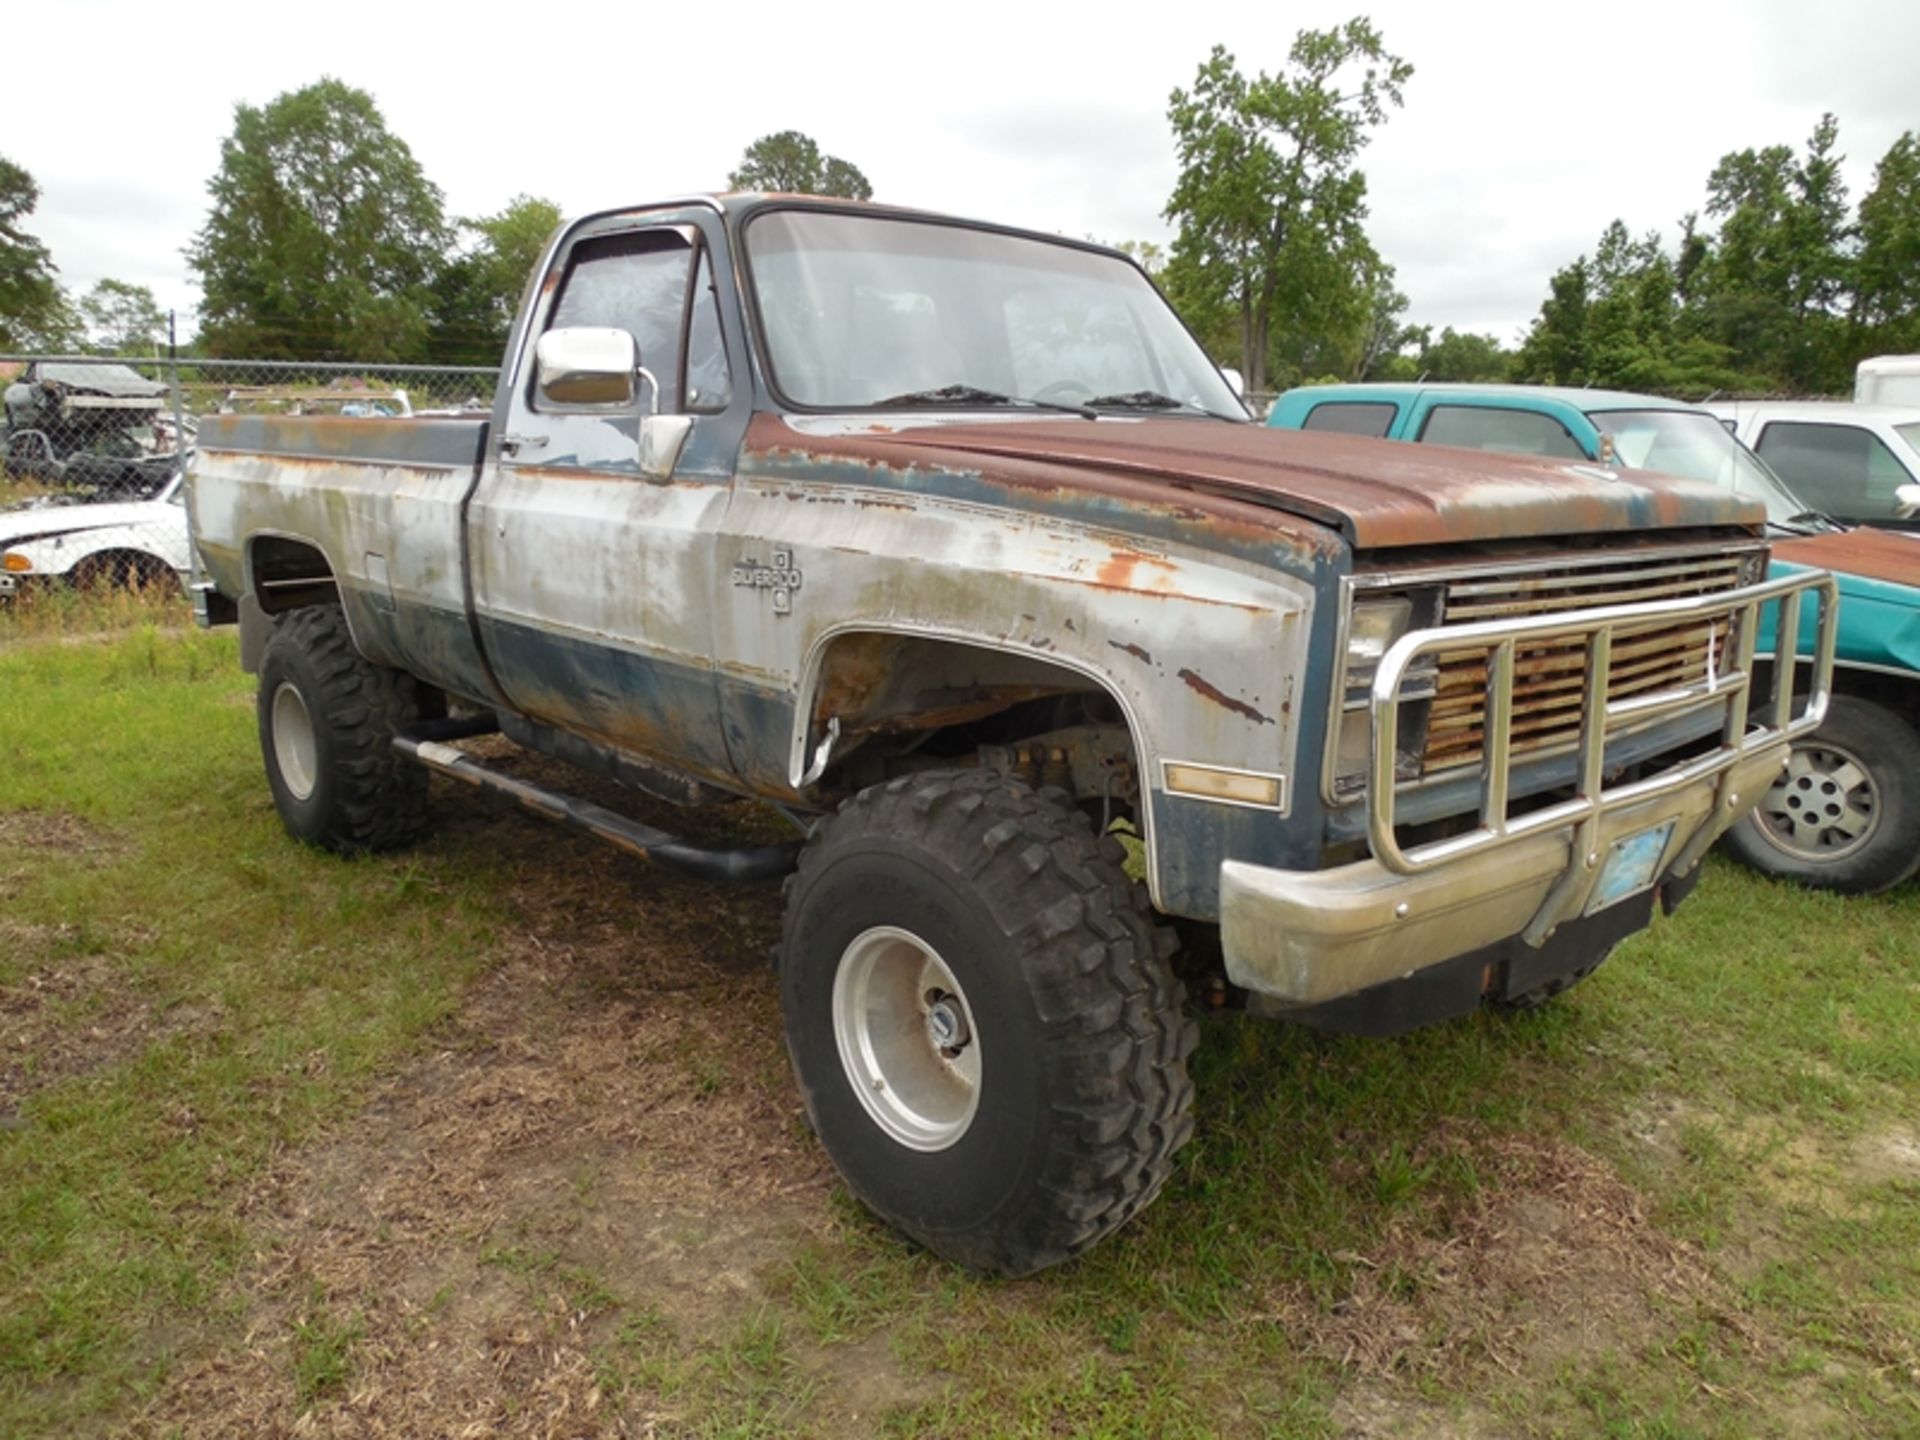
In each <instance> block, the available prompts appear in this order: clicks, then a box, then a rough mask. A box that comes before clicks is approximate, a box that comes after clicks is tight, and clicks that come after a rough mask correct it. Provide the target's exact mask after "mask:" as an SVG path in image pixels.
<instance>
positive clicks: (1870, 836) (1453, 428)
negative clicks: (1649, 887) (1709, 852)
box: [1267, 384, 1920, 893]
mask: <svg viewBox="0 0 1920 1440" xmlns="http://www.w3.org/2000/svg"><path fill="white" fill-rule="evenodd" d="M1267 423H1268V424H1269V425H1272V426H1276V427H1278V428H1280V429H1288V430H1330V431H1333V432H1335V433H1338V434H1343V435H1360V436H1373V437H1376V438H1379V439H1383V440H1412V441H1418V442H1420V443H1422V444H1427V445H1454V446H1460V447H1463V448H1466V449H1470V450H1492V451H1499V452H1502V453H1505V454H1509V455H1524V456H1529V457H1532V458H1534V459H1543V458H1544V459H1558V460H1565V461H1568V462H1569V463H1570V464H1571V465H1573V466H1574V467H1576V468H1577V469H1579V470H1581V471H1582V472H1583V473H1586V474H1588V475H1596V474H1604V473H1609V472H1611V471H1613V470H1615V469H1617V468H1621V467H1625V468H1631V469H1639V470H1658V471H1662V472H1665V473H1667V474H1670V475H1679V476H1684V477H1687V478H1689V479H1694V480H1711V481H1713V482H1715V483H1717V484H1720V485H1724V486H1727V487H1729V488H1731V489H1733V490H1735V491H1738V492H1740V493H1742V494H1746V495H1751V496H1753V497H1754V498H1755V499H1757V500H1759V501H1761V502H1762V503H1764V504H1765V506H1766V508H1767V519H1768V522H1769V523H1768V530H1769V532H1770V533H1771V537H1772V540H1773V556H1774V566H1773V572H1774V573H1775V574H1791V573H1794V572H1796V571H1798V570H1801V569H1805V568H1810V567H1817V568H1824V569H1827V570H1831V571H1832V572H1833V575H1834V578H1835V579H1836V580H1838V581H1839V583H1840V594H1841V597H1842V603H1841V606H1840V635H1839V642H1838V645H1837V648H1836V651H1835V661H1834V666H1835V668H1834V675H1833V705H1832V709H1831V710H1830V711H1829V713H1828V717H1827V719H1826V721H1825V722H1824V723H1823V724H1822V725H1821V727H1820V728H1819V729H1818V730H1817V731H1815V732H1814V733H1813V734H1812V735H1810V736H1808V737H1806V738H1805V739H1803V740H1801V741H1799V742H1797V743H1796V744H1795V745H1794V747H1793V752H1792V757H1791V759H1790V761H1789V763H1788V767H1787V769H1786V770H1785V771H1784V772H1783V773H1782V774H1781V776H1780V778H1779V780H1778V781H1777V782H1776V783H1775V784H1774V786H1773V788H1772V790H1771V791H1770V792H1769V793H1768V795H1767V797H1766V799H1765V800H1763V801H1762V802H1761V803H1760V806H1759V808H1758V809H1757V810H1755V811H1753V813H1752V814H1750V815H1749V816H1748V817H1747V818H1746V819H1744V820H1742V821H1740V822H1739V823H1738V824H1737V825H1735V826H1734V827H1733V828H1732V829H1730V830H1729V831H1728V832H1727V836H1726V839H1725V840H1724V841H1723V842H1722V843H1723V844H1724V845H1725V847H1726V848H1727V850H1728V851H1729V852H1730V853H1731V854H1733V855H1734V856H1735V857H1736V858H1737V859H1739V860H1741V861H1743V862H1745V863H1746V864H1748V865H1751V866H1752V867H1753V868H1755V869H1757V870H1760V871H1763V872H1765V873H1767V874H1770V875H1777V876H1783V877H1787V878H1790V879H1794V880H1798V881H1801V882H1803V883H1805V884H1809V885H1816V886H1819V887H1821V888H1823V889H1829V890H1838V891H1844V892H1849V893H1868V892H1872V891H1876V890H1885V889H1888V888H1890V887H1891V886H1894V885H1897V884H1899V883H1900V882H1901V881H1903V880H1906V879H1907V878H1909V877H1910V876H1911V875H1912V874H1913V873H1914V871H1915V870H1916V869H1920V765H1917V764H1916V758H1917V757H1920V536H1914V535H1901V534H1888V533H1883V532H1879V531H1874V530H1866V529H1861V530H1850V529H1848V528H1846V527H1845V526H1842V525H1838V524H1836V523H1834V522H1832V521H1830V520H1828V519H1827V518H1826V517H1824V516H1822V515H1819V514H1816V513H1814V512H1813V511H1812V510H1811V509H1810V508H1809V507H1808V506H1807V505H1806V504H1804V503H1803V502H1802V501H1801V500H1800V499H1798V498H1797V497H1796V496H1795V495H1794V494H1793V492H1792V491H1791V490H1790V489H1789V488H1788V487H1787V486H1786V484H1785V483H1784V482H1782V481H1781V480H1780V478H1779V477H1778V476H1777V475H1775V474H1774V473H1773V472H1772V471H1771V470H1769V469H1768V468H1767V466H1766V465H1765V463H1764V462H1762V461H1761V460H1760V459H1759V458H1758V457H1757V456H1756V455H1754V454H1753V452H1752V451H1750V450H1748V449H1747V448H1746V446H1744V445H1742V444H1741V443H1740V442H1739V441H1738V440H1736V439H1734V438H1733V437H1732V436H1731V435H1729V434H1728V433H1727V431H1726V429H1725V428H1724V427H1723V426H1722V425H1721V424H1720V422H1719V421H1718V420H1717V419H1716V418H1715V417H1714V416H1713V415H1712V414H1711V413H1709V412H1708V411H1706V410H1704V409H1702V408H1700V407H1698V406H1693V405H1686V404H1682V403H1681V402H1679V401H1676V400H1666V399H1661V398H1659V397H1656V396H1652V395H1635V394H1631V393H1628V392H1625V391H1618V390H1578V389H1568V388H1556V387H1552V386H1535V385H1426V384H1410V385H1395V384H1383V385H1316V386H1308V387H1304V388H1301V389H1297V390H1289V391H1288V392H1287V393H1286V394H1284V395H1282V396H1281V397H1280V398H1279V399H1278V400H1277V401H1275V402H1274V406H1273V410H1272V413H1271V414H1270V415H1269V416H1268V417H1267ZM1773 643H1774V637H1773V635H1772V634H1771V632H1770V631H1763V632H1762V633H1761V635H1760V637H1759V642H1758V647H1759V652H1760V653H1761V654H1763V655H1764V654H1767V653H1769V652H1770V651H1771V649H1772V646H1773ZM1812 643H1813V631H1812V629H1811V627H1810V626H1803V627H1802V631H1801V636H1800V649H1801V653H1803V654H1805V653H1809V650H1810V647H1811V645H1812Z"/></svg>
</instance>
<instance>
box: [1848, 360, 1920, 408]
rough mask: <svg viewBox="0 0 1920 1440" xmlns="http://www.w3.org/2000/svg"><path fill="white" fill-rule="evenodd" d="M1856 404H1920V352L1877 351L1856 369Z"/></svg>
mask: <svg viewBox="0 0 1920 1440" xmlns="http://www.w3.org/2000/svg"><path fill="white" fill-rule="evenodd" d="M1853 403H1854V404H1856V405H1916V406H1920V355H1876V356H1874V357H1873V358H1872V359H1871V360H1862V361H1861V362H1860V363H1859V365H1858V366H1856V367H1855V369H1854V372H1853Z"/></svg>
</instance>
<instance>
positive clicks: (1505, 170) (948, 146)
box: [0, 0, 1920, 339]
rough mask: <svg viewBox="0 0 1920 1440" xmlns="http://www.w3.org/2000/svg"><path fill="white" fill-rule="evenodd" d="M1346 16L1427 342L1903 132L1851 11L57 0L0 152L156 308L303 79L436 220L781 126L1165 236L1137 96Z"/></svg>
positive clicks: (1900, 11)
mask: <svg viewBox="0 0 1920 1440" xmlns="http://www.w3.org/2000/svg"><path fill="white" fill-rule="evenodd" d="M1362 9H1364V10H1365V11H1366V13H1368V14H1369V15H1371V17H1372V19H1373V20H1374V22H1375V23H1376V25H1378V27H1379V28H1380V29H1381V31H1382V32H1383V33H1384V35H1385V37H1386V40H1387V43H1388V46H1389V48H1391V49H1393V50H1394V51H1396V52H1397V53H1400V54H1402V55H1404V56H1405V57H1407V58H1408V59H1410V60H1411V61H1412V62H1413V63H1414V66H1415V72H1416V73H1415V75H1414V78H1413V81H1412V82H1411V84H1410V85H1409V86H1408V87H1407V93H1406V107H1405V108H1404V109H1403V110H1400V111H1397V112H1395V113H1394V115H1393V117H1392V119H1391V121H1390V122H1389V124H1388V125H1387V126H1386V127H1385V128H1384V129H1383V130H1381V131H1380V132H1379V134H1378V137H1377V139H1376V141H1375V143H1374V144H1373V145H1372V146H1371V147H1370V148H1369V150H1368V151H1367V153H1366V157H1365V162H1364V163H1365V168H1366V169H1367V172H1368V176H1369V182H1370V191H1371V203H1372V212H1373V218H1372V222H1371V228H1372V233H1373V235H1374V238H1375V243H1376V244H1377V245H1378V246H1379V248H1380V250H1381V252H1382V253H1383V254H1384V255H1385V256H1386V258H1387V259H1388V260H1390V261H1392V262H1393V263H1394V264H1395V265H1396V266H1397V267H1398V269H1399V281H1400V285H1401V288H1402V289H1404V290H1405V291H1406V292H1407V293H1408V294H1409V295H1410V296H1411V297H1412V300H1413V317H1414V318H1415V319H1417V320H1420V321H1424V322H1430V323H1432V324H1434V325H1435V326H1439V325H1446V324H1451V325H1454V326H1457V327H1465V328H1472V329H1481V330H1491V331H1493V332H1494V333H1495V334H1497V335H1499V336H1501V337H1502V338H1503V339H1510V338H1511V337H1512V335H1513V334H1514V333H1515V332H1516V331H1517V330H1518V329H1519V328H1521V327H1522V326H1524V324H1525V323H1526V321H1527V320H1528V319H1529V318H1530V317H1531V316H1532V314H1533V313H1534V311H1535V310H1536V309H1537V308H1538V305H1539V301H1540V298H1541V296H1542V295H1543V294H1544V293H1545V289H1546V284H1547V278H1548V276H1549V275H1550V274H1551V273H1552V271H1553V270H1555V269H1557V268H1558V267H1559V266H1560V265H1563V264H1565V263H1566V262H1567V261H1569V260H1571V259H1572V258H1573V256H1574V255H1576V254H1578V253H1580V252H1581V251H1583V250H1587V249H1590V248H1591V246H1592V244H1593V242H1594V240H1595V238H1596V237H1597V236H1598V235H1599V233H1600V231H1601V229H1602V228H1603V227H1604V226H1605V225H1606V224H1607V223H1608V222H1609V221H1610V220H1612V219H1614V218H1615V217H1619V218H1621V219H1624V220H1625V221H1626V222H1627V224H1628V225H1629V226H1630V227H1631V228H1632V229H1634V230H1635V231H1643V230H1647V229H1652V228H1657V229H1660V230H1662V231H1664V232H1666V233H1668V234H1671V233H1672V231H1673V229H1674V227H1675V223H1676V221H1677V220H1678V218H1679V216H1680V215H1682V214H1683V213H1685V212H1686V211H1688V210H1691V209H1696V208H1698V207H1699V206H1700V204H1701V202H1702V199H1703V193H1704V186H1705V180H1706V176H1707V172H1708V171H1709V170H1710V169H1711V168H1712V166H1713V164H1714V162H1715V161H1716V160H1717V159H1718V158H1719V157H1720V156H1721V155H1722V154H1724V153H1726V152H1727V151H1729V150H1733V149H1739V148H1744V147H1746V146H1750V145H1752V146H1758V145H1766V144H1773V143H1787V144H1793V145H1798V144H1800V143H1802V142H1803V141H1804V140H1805V138H1806V136H1807V134H1808V133H1809V132H1810V131H1811V129H1812V127H1813V124H1814V122H1815V121H1816V120H1817V119H1818V117H1819V115H1820V113H1821V112H1822V111H1824V110H1832V111H1835V112H1836V113H1837V114H1838V115H1839V116H1840V121H1841V140H1842V145H1843V148H1844V149H1845V150H1846V151H1847V152H1848V154H1849V156H1850V157H1851V159H1850V163H1849V168H1848V178H1849V181H1850V183H1851V184H1852V185H1853V187H1854V193H1855V195H1856V196H1857V195H1858V193H1859V192H1860V190H1861V189H1862V188H1864V186H1865V185H1866V184H1867V183H1868V180H1869V177H1870V173H1871V168H1872V164H1873V162H1874V160H1875V159H1877V158H1878V156H1879V155H1880V154H1881V153H1882V152H1883V151H1884V150H1885V148H1886V146H1887V145H1888V144H1889V143H1891V141H1892V140H1893V139H1894V137H1895V136H1896V135H1897V134H1898V133H1899V131H1900V129H1901V128H1902V127H1903V126H1904V125H1906V124H1908V123H1912V120H1913V115H1912V108H1911V98H1910V97H1911V84H1912V81H1911V71H1912V58H1913V56H1914V55H1916V54H1920V7H1916V6H1912V5H1910V4H1899V3H1882V4H1874V3H1868V0H1829V3H1828V4H1826V5H1823V6H1822V7H1820V9H1819V10H1818V11H1817V12H1810V11H1808V10H1807V9H1806V7H1805V6H1804V5H1803V4H1801V3H1798V0H1758V3H1755V4H1753V5H1750V6H1746V7H1731V6H1727V7H1723V6H1711V7H1709V6H1681V5H1675V4H1672V3H1670V0H1669V3H1662V4H1655V3H1648V0H1623V3H1618V4H1615V5H1613V6H1610V7H1608V8H1605V9H1602V10H1594V9H1591V8H1588V9H1573V8H1567V7H1548V6H1540V5H1535V4H1525V5H1522V4H1498V5H1493V4H1487V5H1479V6H1474V7H1470V8H1469V7H1461V6H1439V5H1433V4H1431V3H1424V0H1379V3H1374V4H1370V5H1366V6H1362V5H1361V4H1360V3H1359V0H1345V3H1327V0H1310V3H1306V4H1296V5H1294V6H1291V7H1276V6H1274V5H1272V4H1271V3H1263V4H1258V5H1253V4H1229V5H1213V6H1208V7H1205V8H1204V9H1202V10H1200V11H1195V12H1191V13H1188V12H1184V11H1182V10H1181V9H1179V8H1178V7H1172V8H1170V7H1164V6H1157V7H1153V8H1151V9H1148V8H1146V7H1119V6H1105V7H1092V6H1088V5H1085V4H1075V5H1072V6H1059V7H1055V6H1046V5H1041V4H1034V3H1027V4H1024V5H1008V4H1003V3H984V0H982V3H975V4H972V5H968V6H966V7H907V6H899V5H853V4H829V3H820V4H816V5H814V6H809V7H795V6H792V5H789V4H783V5H779V6H771V5H765V4H746V5H735V6H731V7H727V8H725V9H713V8H702V7H692V8H689V7H678V8H676V7H641V6H633V5H630V4H613V3H610V0H577V3H574V4H571V5H568V6H565V7H553V8H549V9H544V10H536V11H533V12H529V11H527V10H526V9H525V8H523V7H517V6H516V7H506V6H469V7H467V8H466V9H464V10H460V11H458V12H450V11H448V10H447V9H446V8H445V7H443V6H434V7H426V6H418V5H406V4H402V5H397V6H389V7H387V8H386V9H385V10H382V11H380V12H377V13H367V14H354V15H344V14H342V15H334V14H331V13H329V12H322V11H310V10H299V9H282V8H276V7H259V6H251V5H249V6H241V5H236V4H213V3H191V0H190V3H186V4H184V5H175V6H173V7H171V8H170V9H169V10H168V11H167V12H166V14H165V17H164V19H163V20H162V19H160V18H159V17H157V16H156V14H155V12H154V11H153V10H152V9H151V7H148V6H140V5H135V4H133V3H131V0H68V3H66V4H63V5H59V6H45V5H42V6H32V7H28V8H27V9H26V10H25V11H23V12H22V13H21V14H19V15H15V16H12V17H11V18H10V22H9V24H10V30H9V55H10V58H11V59H12V61H13V63H12V64H10V65H9V73H8V94H7V108H8V117H9V121H8V125H7V135H6V140H5V143H4V145H3V146H0V151H4V153H6V154H7V155H8V156H9V157H10V158H12V159H14V160H15V161H17V162H18V163H20V164H23V165H25V166H26V167H27V168H28V170H30V171H31V172H32V173H33V174H34V176H35V177H36V178H37V179H38V180H39V182H40V184H41V186H42V188H43V191H44V197H43V200H42V203H41V207H40V209H39V211H38V212H37V213H36V215H35V216H34V218H33V221H32V222H31V228H33V229H34V230H35V231H36V233H38V234H39V235H40V236H41V237H42V238H43V239H44V240H45V241H46V242H47V244H48V246H49V248H50V249H51V250H52V251H53V254H54V259H55V261H56V262H57V263H58V264H59V265H60V267H61V271H62V275H63V278H64V279H65V280H66V281H67V283H68V284H69V285H70V286H72V287H73V288H75V289H84V288H86V286H88V285H90V284H91V283H92V282H93V281H95V280H97V279H99V278H101V277H103V276H107V275H112V276H116V277H118V278H122V279H128V280H134V281H137V282H139V283H142V284H148V285H151V286H152V287H153V288H154V290H155V292H156V294H157V295H158V296H159V298H160V299H161V301H162V303H163V304H166V305H176V306H182V307H185V306H187V305H190V303H191V300H192V290H191V283H190V277H189V276H188V273H187V271H186V267H185V264H184V262H183V260H182V259H181V255H180V252H181V250H182V248H183V247H184V246H185V245H186V244H187V243H188V241H189V240H190V239H191V238H192V235H193V232H194V231H195V229H197V228H198V225H199V223H200V221H201V218H202V217H203V215H204V213H205V207H206V181H207V178H208V177H209V176H210V175H211V174H212V173H213V171H214V170H215V168H216V167H217V165H218V163H219V155H220V142H221V139H222V137H223V136H224V135H225V134H226V133H227V132H228V130H229V129H230V127H231V123H232V107H233V105H234V104H235V102H238V101H246V102H249V103H254V104H258V103H262V102H265V101H266V100H269V99H271V98H272V97H273V96H274V95H275V94H276V93H278V92H280V91H282V90H287V89H292V88H295V87H297V86H299V85H302V84H304V83H306V82H308V81H310V80H313V79H315V78H316V77H318V76H320V75H322V74H332V75H337V76H338V77H340V78H341V79H343V80H346V81H347V82H349V83H351V84H355V85H359V86H362V87H364V88H366V89H368V90H370V91H372V92H373V94H374V95H375V96H376V98H377V99H378V100H379V102H380V104H381V106H382V108H383V109H384V111H385V112H386V115H387V118H388V121H389V124H390V125H391V126H392V128H393V129H394V130H395V132H396V133H397V134H399V135H401V136H402V137H404V138H405V139H406V140H407V141H408V143H409V144H411V145H412V147H413V149H414V151H415V153H416V154H417V155H418V156H419V158H420V160H421V162H422V164H423V165H424V167H425V168H426V171H427V173H428V174H429V175H430V176H431V177H432V178H433V179H434V180H435V181H437V182H438V183H439V184H440V185H441V186H442V187H443V188H444V189H445V190H446V192H447V200H448V207H449V210H450V211H451V212H452V213H454V214H456V215H473V214H478V213H482V212H486V211H491V210H497V209H498V208H499V207H500V206H501V205H503V204H504V203H505V202H506V201H507V200H508V199H509V198H510V197H512V196H513V195H515V194H516V193H520V192H523V191H524V192H529V193H533V194H539V195H546V196H549V197H551V198H552V199H554V200H556V201H558V202H559V203H560V204H561V205H562V207H563V208H565V209H567V210H570V211H571V210H582V209H587V208H594V207H599V206H604V205H615V204H621V203H628V202H631V201H634V200H638V199H647V198H651V197H654V196H659V195H672V194H680V193H684V192H687V191H691V190H701V189H711V188H717V187H720V186H721V185H723V184H724V182H725V178H726V175H727V172H728V171H729V170H730V169H731V168H732V167H733V166H734V165H735V164H736V163H737V162H738V160H739V158H740V153H741V151H742V150H743V149H744V148H745V147H746V145H747V144H748V143H750V142H751V141H752V140H753V139H754V138H755V137H757V136H759V135H762V134H766V133H768V132H770V131H774V130H782V129H800V130H804V131H806V132H807V133H808V134H810V135H812V136H813V137H814V138H815V139H816V140H817V141H818V142H819V144H820V145H821V147H822V149H824V150H826V151H827V152H829V153H832V154H837V155H840V156H843V157H844V158H846V159H848V160H851V161H853V162H854V163H855V164H857V165H859V166H860V167H861V169H862V170H864V171H865V172H866V174H867V175H868V177H869V178H870V179H871V180H872V182H873V185H874V188H875V191H876V194H877V195H878V197H879V198H881V199H883V200H892V201H899V202H901V203H906V204H912V205H918V206H923V207H927V208H931V209H939V210H949V211H955V212H958V213H962V214H969V215H978V216H983V217H987V218H992V219H996V220H1003V221H1008V222H1011V223H1016V224H1023V225H1029V226H1032V227H1034V228H1037V229H1043V230H1056V231H1060V232H1063V233H1066V234H1070V235H1076V236H1078V235H1093V236H1096V237H1098V238H1102V239H1110V240H1122V239H1159V240H1162V241H1164V240H1165V239H1166V238H1167V235H1166V228H1165V226H1164V223H1163V222H1162V221H1161V220H1160V218H1159V215H1160V211H1161V209H1162V207H1163V206H1164V205H1165V203H1166V197H1167V193H1168V190H1169V189H1170V188H1171V185H1172V183H1173V178H1174V174H1175V166H1174V157H1173V148H1172V142H1171V139H1170V136H1169V134H1168V131H1167V126H1166V119H1165V111H1166V103H1167V97H1168V93H1169V92H1170V91H1171V90H1172V89H1173V88H1174V87H1175V86H1178V85H1183V84H1186V83H1188V82H1189V81H1190V80H1191V79H1192V76H1193V73H1194V71H1195V69H1196V67H1197V66H1198V65H1199V64H1200V62H1201V61H1202V60H1203V59H1205V57H1206V54H1207V52H1208V50H1209V49H1210V47H1211V46H1212V45H1213V44H1215V43H1216V42H1218V43H1222V44H1225V45H1226V46H1228V48H1229V49H1231V50H1233V51H1234V52H1235V54H1236V55H1237V56H1238V58H1239V60H1240V63H1241V64H1242V65H1243V66H1245V67H1247V68H1248V69H1267V70H1272V69H1275V68H1278V67H1279V66H1281V65H1283V64H1284V63H1285V59H1286V49H1287V46H1288V45H1289V44H1290V42H1291V39H1292V34H1293V31H1294V29H1295V28H1297V27H1298V26H1301V25H1315V26H1326V25H1331V24H1336V23H1338V22H1340V21H1342V20H1344V19H1345V18H1347V17H1348V16H1350V15H1352V14H1354V13H1356V11H1359V10H1362ZM24 56H31V57H33V63H23V61H22V59H21V57H24Z"/></svg>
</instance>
